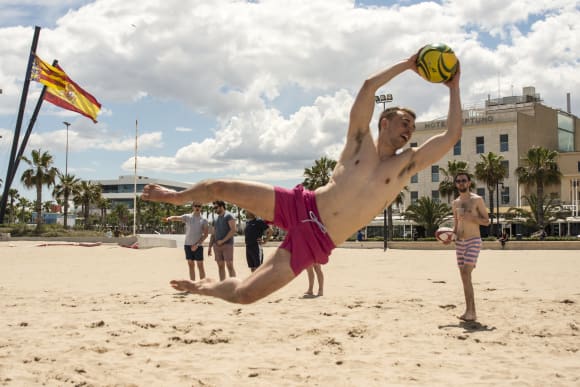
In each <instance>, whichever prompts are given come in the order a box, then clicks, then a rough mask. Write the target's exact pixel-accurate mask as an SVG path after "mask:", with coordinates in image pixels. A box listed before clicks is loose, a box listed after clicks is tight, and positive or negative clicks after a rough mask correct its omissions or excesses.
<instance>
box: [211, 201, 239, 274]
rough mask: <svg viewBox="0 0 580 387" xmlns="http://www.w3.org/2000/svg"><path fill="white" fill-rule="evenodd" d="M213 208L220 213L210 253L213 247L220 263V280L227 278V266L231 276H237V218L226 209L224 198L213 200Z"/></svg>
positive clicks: (216, 258)
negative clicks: (235, 257) (235, 239)
mask: <svg viewBox="0 0 580 387" xmlns="http://www.w3.org/2000/svg"><path fill="white" fill-rule="evenodd" d="M213 210H214V212H215V213H216V214H217V215H218V217H217V219H216V221H215V224H214V232H213V233H212V234H211V238H210V240H209V250H208V255H211V252H212V249H213V252H214V255H215V261H216V263H217V265H218V272H219V277H220V281H223V280H225V279H226V268H227V269H228V274H229V276H230V277H235V276H236V269H234V236H235V235H236V231H237V230H236V219H235V218H234V216H233V215H232V214H231V213H230V212H228V211H226V203H225V202H224V201H222V200H216V201H214V202H213Z"/></svg>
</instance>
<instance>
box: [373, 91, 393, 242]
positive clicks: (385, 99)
mask: <svg viewBox="0 0 580 387" xmlns="http://www.w3.org/2000/svg"><path fill="white" fill-rule="evenodd" d="M392 101H393V95H392V94H379V95H375V104H377V105H378V104H380V103H381V104H383V111H385V110H387V103H389V102H392ZM387 237H388V228H387V207H385V209H384V210H383V251H387Z"/></svg>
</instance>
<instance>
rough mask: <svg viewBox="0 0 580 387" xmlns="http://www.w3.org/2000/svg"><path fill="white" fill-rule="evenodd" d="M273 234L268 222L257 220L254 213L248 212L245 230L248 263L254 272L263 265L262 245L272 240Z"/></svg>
mask: <svg viewBox="0 0 580 387" xmlns="http://www.w3.org/2000/svg"><path fill="white" fill-rule="evenodd" d="M264 233H265V235H264ZM272 233H273V231H272V228H271V227H270V226H268V224H267V223H266V222H264V221H263V220H262V219H261V218H256V215H255V214H254V213H253V212H250V211H247V210H246V227H245V228H244V240H245V243H246V261H247V262H248V267H249V268H250V270H251V271H252V272H254V271H256V269H257V268H258V267H259V266H260V265H261V264H262V262H263V260H264V252H263V251H262V245H263V244H264V243H266V242H268V241H269V240H270V238H271V237H272Z"/></svg>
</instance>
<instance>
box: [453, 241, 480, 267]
mask: <svg viewBox="0 0 580 387" xmlns="http://www.w3.org/2000/svg"><path fill="white" fill-rule="evenodd" d="M480 250H481V238H480V237H473V238H469V239H458V240H456V241H455V255H456V256H457V265H458V266H459V267H462V266H463V265H473V267H475V265H477V258H478V257H479V251H480Z"/></svg>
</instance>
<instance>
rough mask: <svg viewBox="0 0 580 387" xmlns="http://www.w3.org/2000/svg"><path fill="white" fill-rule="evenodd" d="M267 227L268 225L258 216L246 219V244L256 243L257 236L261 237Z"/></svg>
mask: <svg viewBox="0 0 580 387" xmlns="http://www.w3.org/2000/svg"><path fill="white" fill-rule="evenodd" d="M267 229H268V225H267V224H266V222H264V221H263V220H262V219H260V218H256V219H252V220H247V221H246V229H245V230H244V234H245V237H246V238H245V240H246V245H257V244H258V238H261V237H262V235H264V231H266V230H267Z"/></svg>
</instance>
